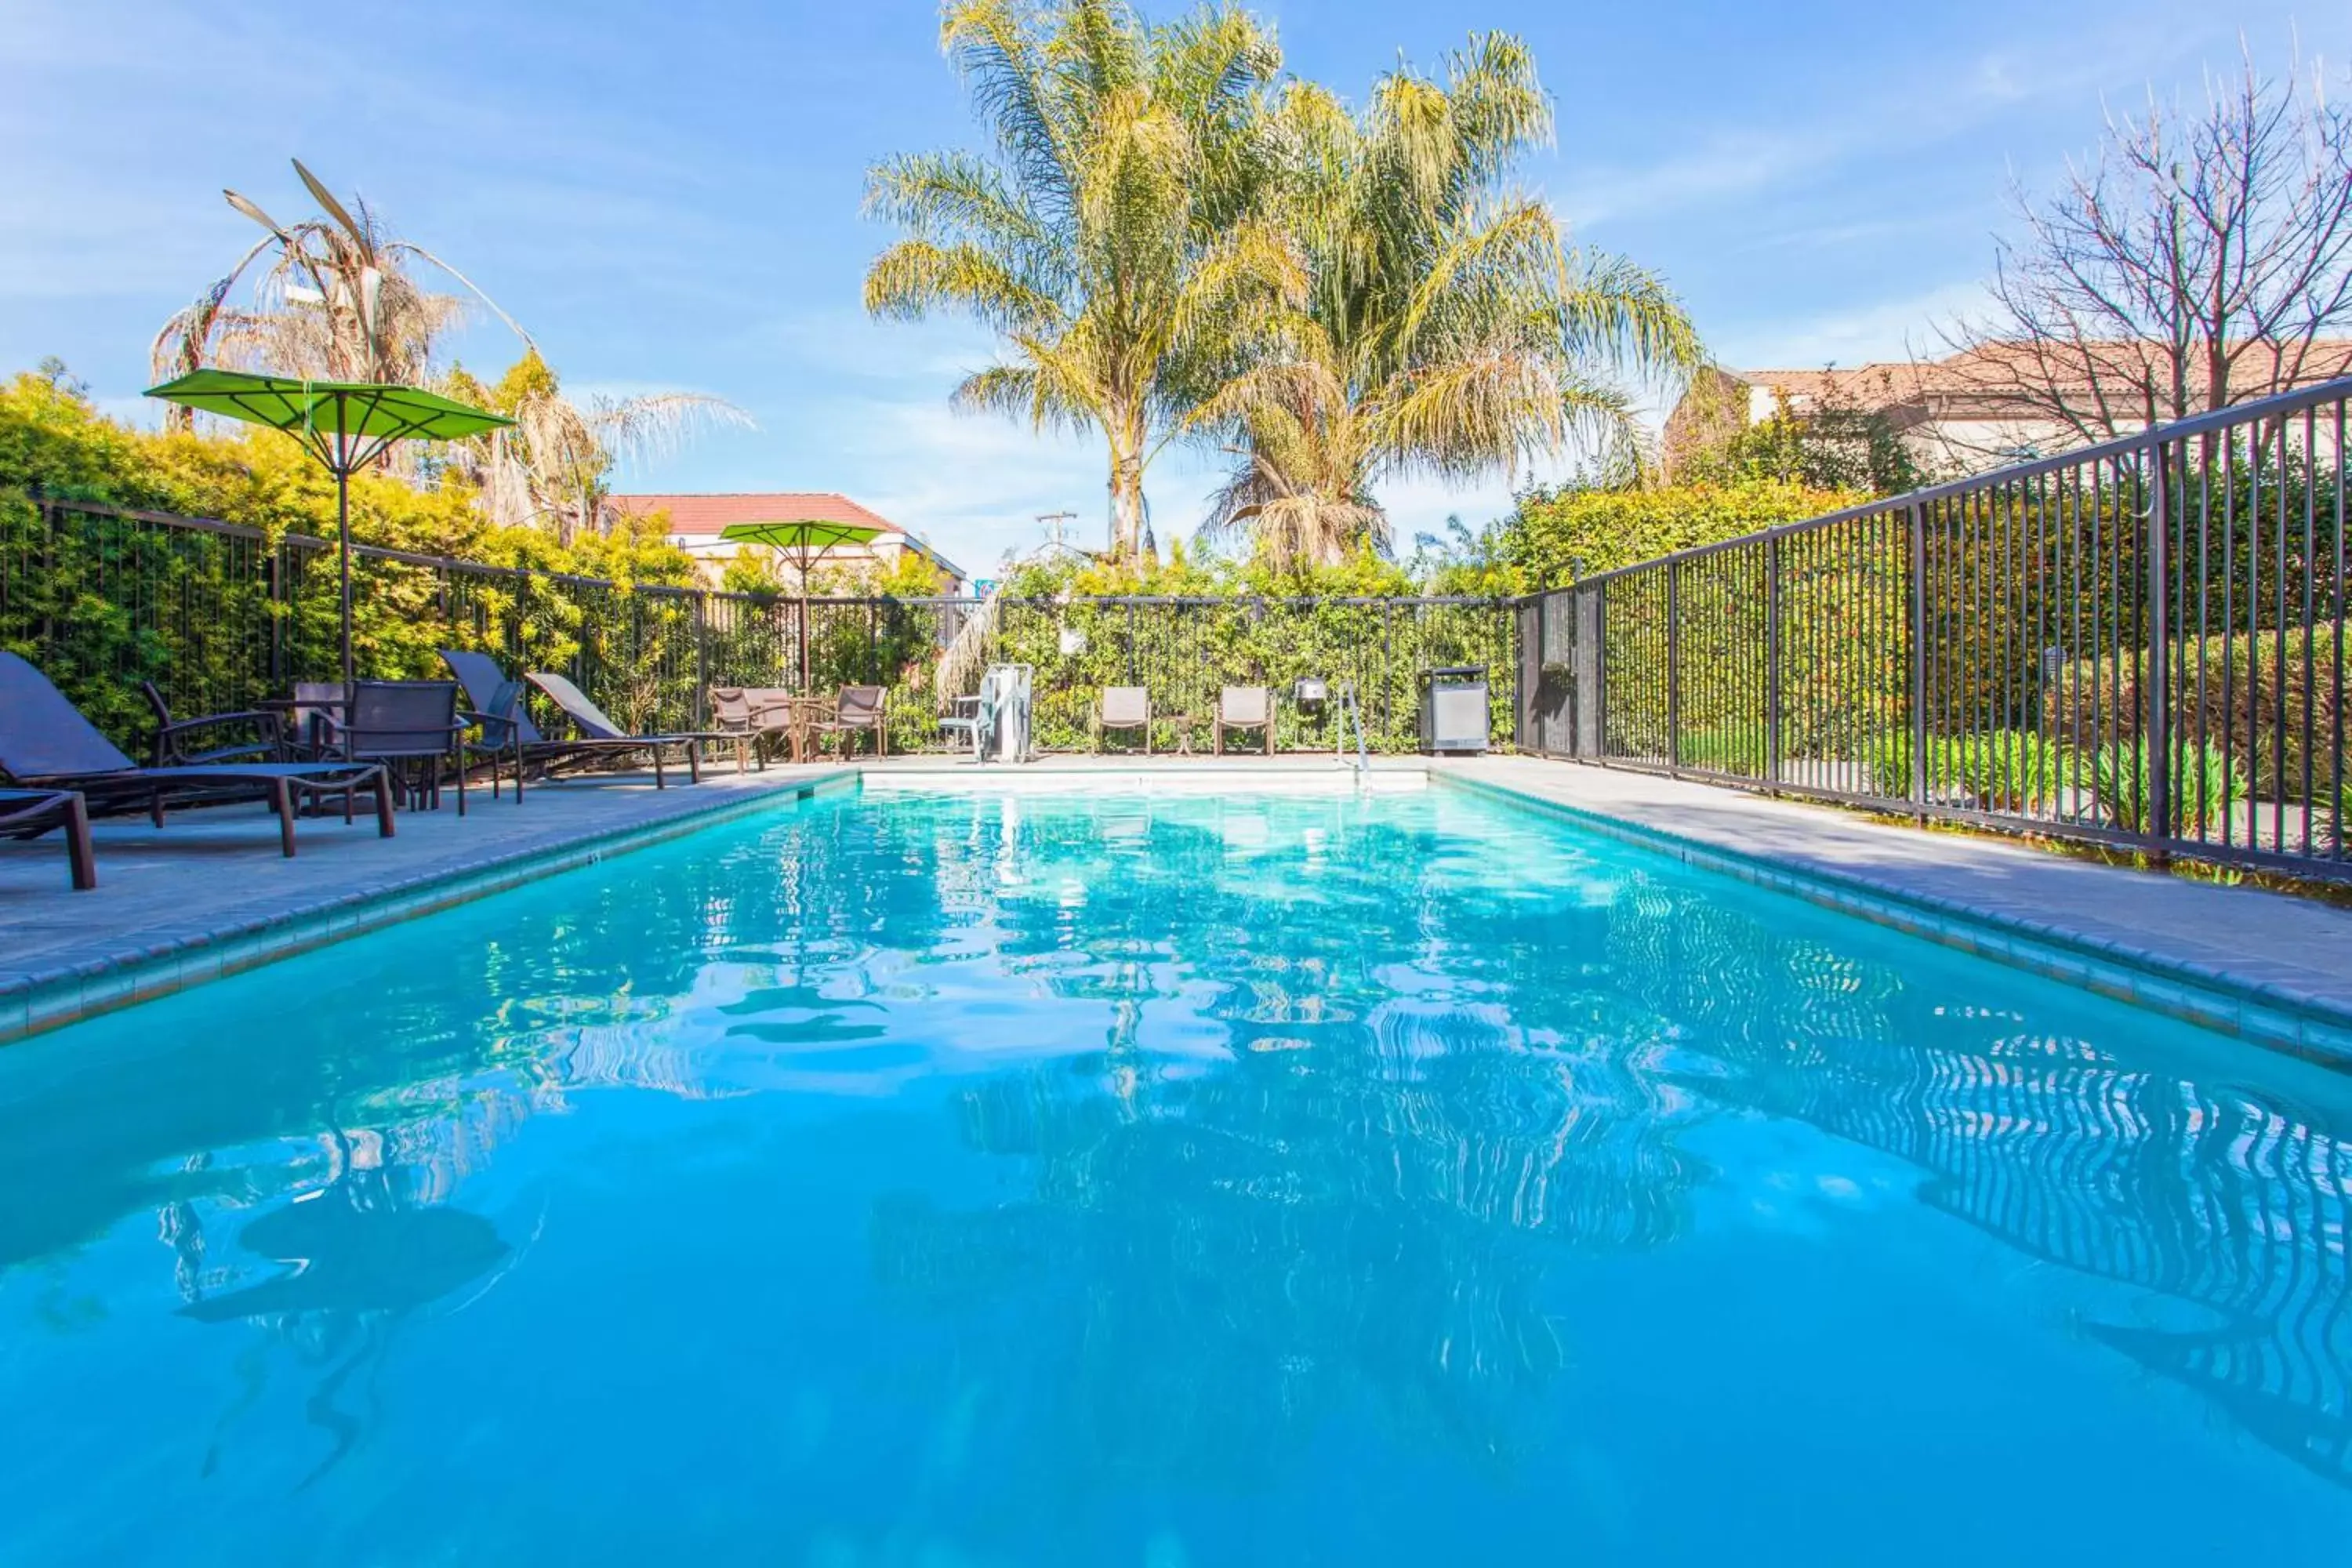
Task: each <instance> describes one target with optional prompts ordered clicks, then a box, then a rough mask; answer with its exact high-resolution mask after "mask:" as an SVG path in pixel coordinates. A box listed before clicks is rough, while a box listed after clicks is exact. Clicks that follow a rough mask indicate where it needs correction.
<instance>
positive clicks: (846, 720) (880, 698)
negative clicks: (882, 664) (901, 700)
mask: <svg viewBox="0 0 2352 1568" xmlns="http://www.w3.org/2000/svg"><path fill="white" fill-rule="evenodd" d="M888 699H889V690H888V689H887V688H886V687H880V686H845V687H843V688H842V689H841V696H840V697H839V698H838V699H837V700H835V703H834V705H833V717H832V718H830V719H824V720H820V721H818V723H817V727H816V729H817V733H818V734H820V735H838V736H840V737H841V754H842V756H843V757H844V758H846V757H847V756H848V755H849V738H850V737H851V736H852V735H855V734H856V733H858V732H859V731H866V732H867V733H869V734H871V735H872V736H873V737H874V754H875V755H876V756H877V757H887V756H888V755H889V754H890V726H889V721H888V719H887V715H886V714H885V712H884V708H885V705H886V704H887V701H888Z"/></svg>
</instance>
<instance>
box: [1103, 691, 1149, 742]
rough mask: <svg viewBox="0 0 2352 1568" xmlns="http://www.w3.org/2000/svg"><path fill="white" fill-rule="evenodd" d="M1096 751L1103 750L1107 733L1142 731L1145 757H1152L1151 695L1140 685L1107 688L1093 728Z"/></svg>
mask: <svg viewBox="0 0 2352 1568" xmlns="http://www.w3.org/2000/svg"><path fill="white" fill-rule="evenodd" d="M1090 728H1091V730H1092V731H1093V736H1094V746H1095V750H1096V751H1097V752H1099V751H1101V750H1102V747H1103V731H1106V730H1140V731H1143V754H1144V755H1145V756H1147V757H1148V756H1150V754H1151V693H1150V692H1149V691H1147V690H1145V689H1143V688H1142V687H1140V686H1106V687H1104V688H1103V692H1102V700H1101V701H1100V702H1099V703H1098V704H1097V706H1096V708H1095V712H1094V723H1093V724H1092V725H1091V726H1090Z"/></svg>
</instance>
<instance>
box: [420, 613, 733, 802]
mask: <svg viewBox="0 0 2352 1568" xmlns="http://www.w3.org/2000/svg"><path fill="white" fill-rule="evenodd" d="M441 662H442V663H444V664H446V665H447V666H448V667H449V673H450V674H452V675H454V676H456V677H457V684H458V685H459V686H462V687H464V688H465V690H466V702H467V712H466V715H465V716H466V717H467V718H468V719H471V720H472V721H474V722H476V723H478V724H479V725H480V726H481V727H482V739H481V741H480V742H478V743H473V744H472V745H471V748H470V749H472V750H474V751H478V752H489V753H491V754H492V756H493V757H494V758H495V757H512V758H513V759H514V762H515V798H516V799H517V800H520V799H521V798H522V769H523V765H524V764H525V763H537V764H539V765H540V766H541V767H544V768H546V769H547V770H549V771H550V772H552V771H553V770H554V769H555V768H556V767H557V766H558V765H560V764H562V763H569V762H588V761H593V760H595V759H597V758H607V759H609V758H614V757H626V756H634V755H639V754H644V755H649V756H651V757H652V758H653V763H654V784H656V787H663V788H666V787H667V785H668V782H669V781H668V779H667V775H666V773H665V772H664V764H663V761H662V751H663V748H665V747H668V746H685V747H686V748H687V766H688V769H689V770H690V771H691V773H692V774H693V777H694V780H695V782H696V783H698V784H699V783H700V782H702V754H701V742H704V741H725V742H729V743H730V744H735V743H738V742H740V741H741V740H742V739H743V737H742V736H740V735H739V734H736V733H734V732H732V731H717V730H714V731H709V732H707V733H705V732H699V731H698V732H696V733H694V734H690V735H630V734H625V733H624V732H623V731H621V729H620V728H619V727H618V726H617V725H615V724H614V722H613V721H612V720H610V719H608V718H606V717H605V716H604V710H603V709H601V708H599V707H597V706H596V705H595V704H594V703H593V702H591V701H589V700H588V699H587V698H586V697H585V696H584V695H583V694H582V692H581V690H580V689H579V688H578V687H576V686H574V685H572V682H570V681H569V680H566V679H563V677H562V676H560V675H548V674H545V673H544V672H534V673H533V674H532V675H531V677H530V686H536V687H538V688H539V689H541V690H542V691H545V692H546V693H547V694H548V696H549V697H550V698H551V699H553V700H554V701H555V704H556V706H557V707H559V708H561V709H562V710H563V714H564V717H565V718H566V719H568V720H570V721H571V722H572V728H573V729H574V730H576V731H578V733H576V734H572V735H567V736H565V737H563V738H562V740H551V739H550V738H549V737H548V736H547V735H545V734H544V733H542V732H541V730H540V728H539V726H538V725H537V724H535V723H533V722H532V721H531V717H530V707H529V705H528V704H526V703H525V702H524V701H523V697H524V695H525V693H526V692H528V691H529V690H530V686H526V685H525V684H524V683H523V682H522V681H520V680H514V679H509V677H508V676H507V674H506V673H505V671H503V670H501V669H499V661H498V660H497V659H495V658H491V657H490V656H489V655H488V654H486V653H465V652H460V651H459V650H457V649H456V648H446V647H445V648H443V649H442V650H441ZM549 681H554V682H556V683H557V685H559V686H561V687H562V692H558V691H556V690H555V689H552V688H551V687H550V686H549V685H548V684H547V682H549ZM575 704H576V706H575ZM736 771H737V772H739V773H740V772H741V771H742V757H741V754H740V749H739V752H738V754H737V757H736Z"/></svg>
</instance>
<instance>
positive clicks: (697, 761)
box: [686, 741, 702, 784]
mask: <svg viewBox="0 0 2352 1568" xmlns="http://www.w3.org/2000/svg"><path fill="white" fill-rule="evenodd" d="M686 777H687V782H688V784H700V783H701V782H702V742H699V741H688V742H687V743H686Z"/></svg>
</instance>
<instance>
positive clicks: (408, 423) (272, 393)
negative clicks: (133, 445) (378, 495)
mask: <svg viewBox="0 0 2352 1568" xmlns="http://www.w3.org/2000/svg"><path fill="white" fill-rule="evenodd" d="M147 395H148V396H150V397H160V398H162V399H163V400H164V401H165V402H167V403H178V404H183V405H186V406H187V407H190V408H194V409H197V410H199V411H201V412H203V413H205V414H218V415H223V416H226V417H228V418H231V419H242V420H245V421H246V422H247V423H248V424H253V425H267V426H269V427H270V428H271V429H273V430H283V431H285V432H286V434H288V435H289V436H291V437H294V438H295V439H297V440H299V441H300V442H301V443H302V445H303V446H305V447H309V448H310V453H311V455H312V456H313V457H315V458H318V459H319V461H320V462H322V463H324V464H326V465H327V468H328V471H329V472H331V473H332V474H333V475H334V476H335V533H336V536H337V542H338V545H339V547H340V549H341V569H342V604H343V613H342V629H343V700H345V701H347V702H348V701H349V700H351V698H352V687H353V683H354V681H355V679H356V677H357V671H356V669H355V668H353V666H352V475H353V474H355V473H357V472H358V471H359V470H360V469H362V468H366V467H367V466H368V465H369V464H370V463H373V462H374V461H375V460H376V459H377V458H381V457H383V455H384V453H385V452H387V451H389V450H390V449H391V447H392V444H393V443H394V441H457V440H462V439H463V438H465V437H467V436H478V435H480V434H481V433H482V432H483V431H485V430H495V429H497V428H498V427H499V426H502V425H511V424H513V423H514V421H513V420H511V419H509V418H506V417H505V416H501V415H497V414H490V413H486V412H484V411H483V410H481V409H479V408H471V407H468V406H467V405H465V404H462V403H458V402H455V401H453V400H452V399H449V398H446V397H443V396H442V395H439V394H438V393H433V392H426V391H425V390H424V389H423V388H421V387H415V386H393V385H390V384H385V383H383V382H373V381H308V380H304V379H303V378H301V377H299V376H291V375H253V374H247V372H245V371H241V370H196V371H190V372H189V373H188V374H185V375H184V376H181V377H180V378H179V379H178V380H176V381H167V382H165V383H164V384H163V385H161V386H151V387H149V388H148V389H147Z"/></svg>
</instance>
